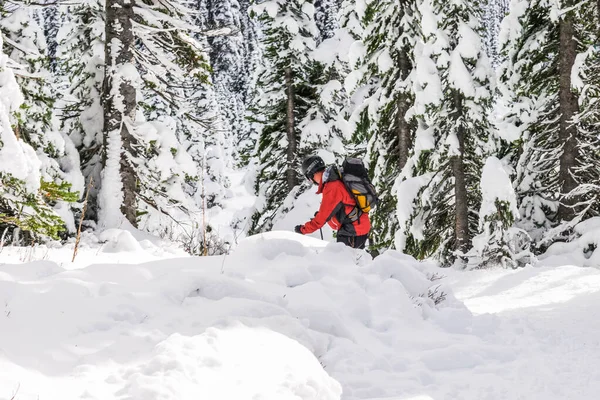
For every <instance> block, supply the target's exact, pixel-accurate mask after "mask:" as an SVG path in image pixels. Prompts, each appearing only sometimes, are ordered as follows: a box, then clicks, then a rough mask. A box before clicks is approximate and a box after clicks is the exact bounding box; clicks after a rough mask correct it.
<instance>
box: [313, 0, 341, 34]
mask: <svg viewBox="0 0 600 400" xmlns="http://www.w3.org/2000/svg"><path fill="white" fill-rule="evenodd" d="M315 21H316V23H317V28H319V37H318V39H317V44H319V43H321V42H322V41H323V40H326V39H329V38H332V37H333V36H334V35H335V33H336V31H337V29H338V1H337V0H316V1H315Z"/></svg>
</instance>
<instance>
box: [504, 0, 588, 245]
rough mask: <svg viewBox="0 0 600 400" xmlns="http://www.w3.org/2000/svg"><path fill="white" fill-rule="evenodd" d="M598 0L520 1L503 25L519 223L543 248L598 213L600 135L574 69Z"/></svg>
mask: <svg viewBox="0 0 600 400" xmlns="http://www.w3.org/2000/svg"><path fill="white" fill-rule="evenodd" d="M595 7H596V5H595V3H594V2H592V1H584V2H575V1H562V2H554V1H549V0H531V1H522V0H513V1H512V3H511V6H510V10H511V11H510V14H509V15H508V17H507V18H506V19H505V23H504V24H503V27H502V32H501V33H502V35H501V43H502V46H503V47H502V48H503V52H504V55H505V57H506V61H505V62H504V63H503V64H502V66H501V71H500V72H501V78H500V83H501V84H500V90H501V93H502V98H501V104H503V106H504V107H505V112H504V113H503V115H502V116H501V121H500V124H501V125H500V127H501V131H504V132H505V133H506V135H505V136H506V137H507V142H509V143H510V146H509V147H508V151H507V158H510V159H511V163H512V165H513V166H514V169H515V172H516V177H515V181H516V191H517V195H518V203H519V210H520V216H521V218H520V220H519V221H518V224H519V226H520V227H522V228H523V229H525V230H526V231H527V232H528V233H529V234H530V235H531V237H532V239H533V241H534V244H535V248H536V249H537V250H538V251H539V250H543V249H544V248H545V247H546V246H547V245H549V244H551V243H552V242H553V241H556V240H560V239H561V238H566V237H568V235H569V232H570V230H571V228H572V227H573V226H574V225H575V224H577V223H578V222H579V221H581V220H582V219H584V218H586V217H587V216H589V215H590V213H593V212H594V211H593V210H594V207H595V206H592V204H594V203H595V201H594V200H592V201H590V199H594V198H595V196H596V195H595V194H594V193H592V192H593V191H594V189H593V187H591V186H590V185H589V183H590V181H594V183H595V182H597V171H598V169H597V165H598V160H597V158H598V157H597V152H598V147H597V138H596V137H595V136H597V135H596V134H595V133H591V131H590V130H589V127H587V126H586V124H584V123H583V122H582V120H581V119H580V118H578V115H580V111H581V110H580V106H579V103H578V92H577V89H576V88H575V87H574V82H573V80H572V79H573V77H575V76H576V75H577V74H573V71H574V68H573V67H574V65H575V60H576V59H577V54H579V53H584V52H586V51H587V50H588V49H589V47H586V46H585V44H586V43H590V42H591V41H590V35H592V34H595V33H592V32H593V30H590V26H589V25H588V24H587V23H586V22H585V21H589V18H588V17H589V15H593V9H594V8H595Z"/></svg>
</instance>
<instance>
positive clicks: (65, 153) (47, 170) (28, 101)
mask: <svg viewBox="0 0 600 400" xmlns="http://www.w3.org/2000/svg"><path fill="white" fill-rule="evenodd" d="M41 23H43V15H42V11H41V10H40V9H35V8H28V7H19V8H16V9H15V10H14V11H13V12H11V13H9V14H8V15H6V16H5V17H4V18H3V19H2V20H1V21H0V27H1V28H2V31H3V33H4V35H5V38H7V39H8V40H9V43H10V44H9V45H5V48H4V50H5V52H7V53H8V54H9V57H10V58H11V59H12V60H13V61H14V62H15V64H16V65H17V70H18V75H17V82H18V83H19V86H20V89H21V92H22V94H23V103H22V104H21V106H20V107H19V109H18V110H17V111H16V112H15V114H14V117H15V119H16V124H15V130H16V131H17V133H18V136H19V137H20V138H21V139H22V140H23V141H24V142H25V143H27V144H29V145H30V146H32V147H33V149H34V150H35V151H36V154H37V157H38V159H39V160H40V162H41V165H40V168H41V169H40V171H41V179H42V181H43V185H44V187H46V188H47V190H49V191H50V190H53V191H54V192H55V193H54V196H53V198H52V200H50V204H51V205H52V207H53V208H54V209H55V210H56V212H57V213H58V214H59V215H60V216H61V217H62V219H63V221H64V222H65V223H66V227H67V229H68V232H69V233H74V232H75V222H74V216H73V212H72V210H71V209H70V207H69V205H68V203H67V202H64V201H61V200H60V196H59V194H60V193H63V195H64V196H66V198H68V200H69V201H74V200H76V199H77V194H76V193H70V190H71V189H73V190H74V191H75V192H80V193H82V192H83V178H82V175H81V172H80V170H79V155H78V154H77V151H76V149H75V146H74V145H73V143H72V141H71V140H70V138H69V137H67V136H66V135H64V134H62V133H61V132H60V131H59V122H58V119H57V118H56V112H55V104H56V98H57V96H58V94H57V89H56V87H54V86H53V85H52V83H53V80H52V76H51V74H50V70H49V68H50V59H49V56H48V46H47V44H46V40H45V35H44V29H43V27H42V25H41Z"/></svg>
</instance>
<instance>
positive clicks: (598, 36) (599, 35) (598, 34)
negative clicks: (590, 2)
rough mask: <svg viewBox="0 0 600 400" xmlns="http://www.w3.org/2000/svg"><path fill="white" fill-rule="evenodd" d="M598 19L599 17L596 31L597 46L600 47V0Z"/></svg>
mask: <svg viewBox="0 0 600 400" xmlns="http://www.w3.org/2000/svg"><path fill="white" fill-rule="evenodd" d="M596 17H598V25H597V29H598V30H597V31H596V46H600V0H598V1H597V2H596Z"/></svg>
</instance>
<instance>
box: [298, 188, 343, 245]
mask: <svg viewBox="0 0 600 400" xmlns="http://www.w3.org/2000/svg"><path fill="white" fill-rule="evenodd" d="M340 199H341V196H339V192H338V190H337V189H336V187H335V186H334V185H325V187H324V188H323V200H321V207H319V211H317V214H316V215H315V217H314V218H313V219H311V220H310V221H308V222H307V223H306V224H304V225H302V226H301V227H300V231H301V232H302V233H303V234H309V233H313V232H314V231H316V230H317V229H320V228H322V227H323V225H325V223H326V222H327V221H329V220H330V219H331V217H333V216H334V215H335V213H336V212H337V211H338V210H339V208H340V207H343V206H344V205H343V204H342V202H341V200H340Z"/></svg>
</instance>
